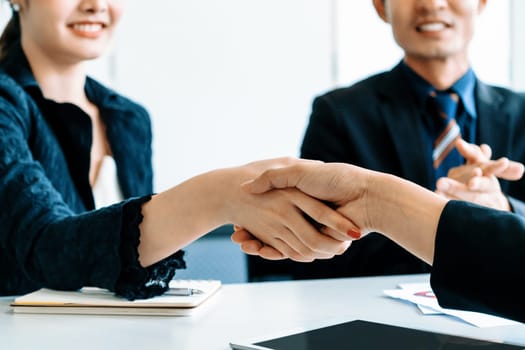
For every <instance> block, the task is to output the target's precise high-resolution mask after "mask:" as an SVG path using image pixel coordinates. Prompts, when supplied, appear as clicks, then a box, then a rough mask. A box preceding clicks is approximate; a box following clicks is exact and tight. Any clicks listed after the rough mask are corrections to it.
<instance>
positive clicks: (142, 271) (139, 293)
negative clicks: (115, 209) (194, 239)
mask: <svg viewBox="0 0 525 350" xmlns="http://www.w3.org/2000/svg"><path fill="white" fill-rule="evenodd" d="M150 199H151V196H145V197H141V198H137V199H133V200H130V201H129V202H128V203H126V204H125V205H124V207H123V209H122V210H123V214H122V233H121V243H120V261H121V266H122V268H121V271H120V276H119V278H118V281H117V284H116V286H115V294H117V295H119V296H121V297H123V298H126V299H128V300H135V299H147V298H151V297H154V296H157V295H161V294H162V293H164V292H165V291H166V290H167V289H168V288H169V281H170V280H171V279H173V276H174V275H175V270H176V269H184V268H186V263H185V262H184V259H183V256H184V252H183V251H182V250H180V251H178V252H176V253H174V254H172V255H171V256H169V257H167V258H165V259H163V260H161V261H159V262H157V263H155V264H153V265H151V266H148V267H146V268H144V267H142V266H141V265H140V263H139V254H138V245H139V243H140V231H139V225H140V223H141V222H142V219H143V216H142V205H143V204H144V203H145V202H147V201H149V200H150Z"/></svg>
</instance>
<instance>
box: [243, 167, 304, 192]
mask: <svg viewBox="0 0 525 350" xmlns="http://www.w3.org/2000/svg"><path fill="white" fill-rule="evenodd" d="M300 177H301V176H300V171H298V169H297V166H289V167H284V168H277V169H270V170H266V171H265V172H263V173H262V174H261V175H259V176H258V177H256V178H255V179H253V180H250V181H247V182H245V183H243V184H242V185H241V186H242V187H243V188H244V189H245V190H246V191H248V192H249V193H255V194H258V193H264V192H268V191H270V190H272V189H276V188H289V187H296V185H297V184H298V183H299V180H300Z"/></svg>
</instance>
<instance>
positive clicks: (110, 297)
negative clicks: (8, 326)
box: [11, 280, 221, 316]
mask: <svg viewBox="0 0 525 350" xmlns="http://www.w3.org/2000/svg"><path fill="white" fill-rule="evenodd" d="M220 287H221V281H218V280H173V281H171V282H170V289H169V290H168V292H167V293H166V294H164V295H161V296H158V297H154V298H150V299H143V300H134V301H129V300H126V299H123V298H119V297H116V296H115V295H114V294H113V293H111V292H109V291H107V290H105V289H100V288H94V287H85V288H82V289H80V290H78V291H58V290H51V289H40V290H38V291H36V292H33V293H29V294H26V295H23V296H21V297H18V298H16V299H15V300H14V302H13V303H11V306H12V308H13V312H14V313H29V314H92V315H159V316H188V315H192V314H193V313H194V312H195V311H196V310H197V309H198V308H199V307H200V305H201V304H202V303H204V302H205V301H206V300H208V299H209V298H210V297H211V296H213V295H214V294H215V293H216V292H217V291H218V290H219V289H220Z"/></svg>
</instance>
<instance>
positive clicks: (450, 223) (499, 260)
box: [430, 201, 525, 322]
mask: <svg viewBox="0 0 525 350" xmlns="http://www.w3.org/2000/svg"><path fill="white" fill-rule="evenodd" d="M523 252H525V220H524V219H523V217H522V216H519V215H512V214H509V213H505V212H501V211H496V210H490V209H487V208H482V207H478V206H476V205H473V204H469V203H465V202H457V201H451V202H449V203H448V204H447V205H446V206H445V209H444V210H443V213H442V214H441V218H440V222H439V225H438V230H437V235H436V244H435V252H434V262H433V268H432V275H431V279H430V282H431V284H432V289H433V290H434V292H435V293H436V296H437V297H438V301H439V303H440V304H441V305H442V306H443V307H448V308H454V309H465V310H470V311H480V312H486V313H491V314H495V315H498V316H504V317H508V318H512V319H515V320H518V321H520V322H525V302H524V301H523V290H524V287H525V269H524V268H523V263H524V262H525V258H524V254H523Z"/></svg>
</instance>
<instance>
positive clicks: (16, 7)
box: [11, 2, 20, 12]
mask: <svg viewBox="0 0 525 350" xmlns="http://www.w3.org/2000/svg"><path fill="white" fill-rule="evenodd" d="M11 9H12V10H13V11H14V12H18V11H20V4H19V3H17V2H12V3H11Z"/></svg>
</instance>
